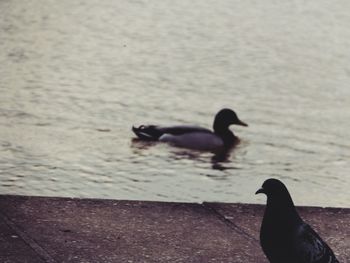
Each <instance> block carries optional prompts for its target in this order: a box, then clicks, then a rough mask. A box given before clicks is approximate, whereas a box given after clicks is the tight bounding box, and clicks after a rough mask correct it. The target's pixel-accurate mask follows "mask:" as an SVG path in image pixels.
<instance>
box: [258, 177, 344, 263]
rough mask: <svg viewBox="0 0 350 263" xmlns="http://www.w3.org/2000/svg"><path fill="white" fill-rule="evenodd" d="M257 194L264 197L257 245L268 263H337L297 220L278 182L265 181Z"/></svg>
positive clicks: (301, 221)
mask: <svg viewBox="0 0 350 263" xmlns="http://www.w3.org/2000/svg"><path fill="white" fill-rule="evenodd" d="M259 193H263V194H265V195H266V196H267V204H266V208H265V213H264V218H263V221H262V224H261V230H260V244H261V247H262V249H263V251H264V253H265V255H266V257H267V258H268V259H269V261H270V263H339V261H338V260H337V259H336V257H335V255H334V253H333V251H332V250H331V248H330V247H329V246H328V245H327V244H326V242H324V241H323V240H322V239H321V237H320V236H319V235H318V234H317V233H316V232H315V231H314V230H313V229H312V228H311V227H310V226H309V225H308V224H306V223H305V222H304V221H303V220H302V218H301V217H300V216H299V214H298V212H297V210H296V208H295V206H294V203H293V200H292V198H291V196H290V194H289V192H288V190H287V188H286V186H285V185H284V184H283V183H282V182H281V181H279V180H277V179H267V180H266V181H265V182H264V183H263V185H262V188H260V189H259V190H258V191H257V192H256V194H259Z"/></svg>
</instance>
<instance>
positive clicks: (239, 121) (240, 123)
mask: <svg viewBox="0 0 350 263" xmlns="http://www.w3.org/2000/svg"><path fill="white" fill-rule="evenodd" d="M235 124H236V125H240V126H245V127H247V126H248V124H246V123H245V122H243V121H241V120H240V119H237V122H236V123H235Z"/></svg>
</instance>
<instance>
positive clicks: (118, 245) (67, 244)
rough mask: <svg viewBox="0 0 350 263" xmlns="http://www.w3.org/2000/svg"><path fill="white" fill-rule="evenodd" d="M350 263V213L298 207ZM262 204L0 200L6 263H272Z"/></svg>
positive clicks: (1, 255) (0, 250) (0, 252)
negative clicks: (262, 237) (265, 246)
mask: <svg viewBox="0 0 350 263" xmlns="http://www.w3.org/2000/svg"><path fill="white" fill-rule="evenodd" d="M298 210H299V212H300V214H301V215H302V217H303V218H304V219H305V220H306V221H307V222H308V223H309V224H311V225H312V226H313V227H314V228H315V229H316V230H317V231H318V232H319V233H320V235H321V236H322V237H323V239H325V240H326V241H327V242H328V244H329V245H330V246H331V247H332V249H333V250H334V252H335V253H336V255H337V257H338V259H339V260H340V262H343V263H348V262H350V209H341V208H317V207H299V208H298ZM263 211H264V206H262V205H250V204H228V203H203V204H192V203H166V202H145V201H121V200H96V199H71V198H52V197H24V196H6V195H3V196H0V262H4V263H12V262H18V263H25V262H28V263H40V262H86V263H88V262H89V263H90V262H91V263H97V262H103V263H104V262H130V263H131V262H186V263H187V262H200V263H202V262H204V263H205V262H233V263H241V262H244V263H268V261H267V260H266V259H265V256H264V255H263V253H262V251H261V248H260V245H259V242H258V237H259V228H260V223H261V219H262V215H263Z"/></svg>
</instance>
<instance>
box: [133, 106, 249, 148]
mask: <svg viewBox="0 0 350 263" xmlns="http://www.w3.org/2000/svg"><path fill="white" fill-rule="evenodd" d="M231 124H237V125H242V126H247V124H245V123H244V122H242V121H240V120H239V119H238V117H237V115H236V114H235V112H234V111H232V110H230V109H223V110H221V111H219V112H218V114H216V116H215V120H214V125H213V128H214V131H211V130H209V129H206V128H202V127H198V126H187V125H179V126H168V127H162V126H155V125H141V126H140V127H138V128H136V127H133V128H132V130H133V132H134V133H135V134H136V135H137V136H138V137H139V138H140V139H142V140H152V141H161V142H168V143H171V144H174V145H176V146H179V147H185V148H191V149H198V150H216V149H219V148H223V147H225V148H229V147H231V146H232V145H233V144H235V142H237V140H238V138H237V137H236V136H235V135H234V134H233V132H232V131H230V129H229V126H230V125H231Z"/></svg>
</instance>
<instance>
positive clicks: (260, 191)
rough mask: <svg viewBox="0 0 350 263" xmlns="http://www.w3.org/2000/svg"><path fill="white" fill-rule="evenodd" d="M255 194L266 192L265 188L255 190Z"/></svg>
mask: <svg viewBox="0 0 350 263" xmlns="http://www.w3.org/2000/svg"><path fill="white" fill-rule="evenodd" d="M255 194H256V195H257V194H265V190H264V188H260V189H259V190H258V191H256V192H255Z"/></svg>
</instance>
